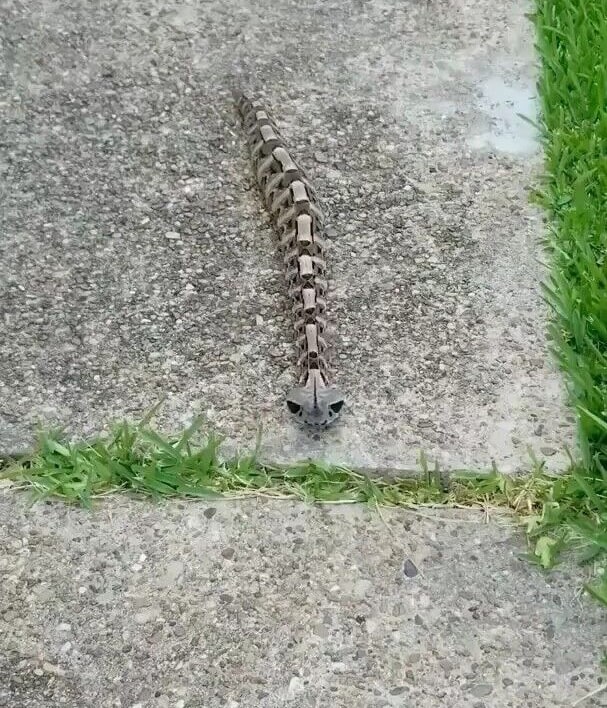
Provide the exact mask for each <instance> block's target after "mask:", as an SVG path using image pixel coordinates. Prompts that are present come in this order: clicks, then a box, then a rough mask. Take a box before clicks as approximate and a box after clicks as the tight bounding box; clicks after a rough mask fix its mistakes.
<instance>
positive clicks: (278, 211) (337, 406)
mask: <svg viewBox="0 0 607 708" xmlns="http://www.w3.org/2000/svg"><path fill="white" fill-rule="evenodd" d="M234 98H235V102H236V106H237V108H238V111H239V113H240V116H241V118H242V123H243V127H244V131H245V133H246V137H247V142H248V144H249V149H250V153H251V159H252V162H253V168H254V172H255V177H256V180H257V183H258V185H259V188H260V191H261V194H262V197H263V200H264V203H265V206H266V208H267V209H268V211H269V213H270V215H271V217H272V221H273V223H274V227H275V229H276V231H277V233H278V238H279V243H280V248H281V253H282V257H283V262H284V268H285V275H286V281H287V289H288V293H289V298H290V300H291V303H292V307H291V310H292V313H293V316H294V320H295V321H294V330H295V341H296V343H297V351H298V357H297V365H298V369H299V374H300V377H299V379H300V380H299V386H298V387H296V388H293V389H292V390H291V391H289V392H288V393H287V397H286V403H287V407H288V410H289V412H290V413H291V414H292V415H293V416H294V417H295V418H297V419H298V420H300V421H301V422H303V423H306V424H308V425H310V426H312V427H315V428H324V427H326V426H328V425H330V424H331V423H333V422H334V421H335V420H336V419H337V417H338V416H339V413H340V411H341V409H342V407H343V405H344V398H343V396H342V394H341V393H340V392H339V391H338V390H337V389H336V388H335V387H333V386H331V385H330V382H329V366H328V362H327V342H326V317H325V313H326V308H327V300H326V295H327V279H326V270H327V268H326V262H325V240H324V228H323V227H324V218H323V213H322V209H321V207H320V204H319V202H318V199H317V197H316V193H315V191H314V189H313V188H312V185H311V184H310V181H309V180H308V178H307V177H306V175H305V173H304V171H303V170H302V169H301V167H300V166H299V165H298V164H297V163H296V162H295V161H294V160H293V158H292V157H291V155H290V153H289V151H288V149H287V146H286V145H285V142H284V140H283V139H282V137H281V135H280V133H279V131H278V129H277V127H276V123H275V122H274V120H273V118H272V117H271V115H270V114H269V113H268V111H267V110H266V109H265V108H264V107H263V106H262V105H260V104H258V103H257V102H255V101H252V100H251V99H249V98H247V96H245V95H244V94H243V93H241V92H237V93H235V96H234Z"/></svg>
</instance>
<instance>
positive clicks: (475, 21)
mask: <svg viewBox="0 0 607 708" xmlns="http://www.w3.org/2000/svg"><path fill="white" fill-rule="evenodd" d="M526 9H528V8H527V7H526V5H525V3H519V2H515V1H514V0H508V1H507V2H505V3H498V4H497V5H496V3H494V2H490V1H489V0H466V1H465V2H464V1H463V0H458V1H455V0H451V1H447V0H429V1H428V2H424V1H420V0H406V1H403V0H398V1H396V0H388V1H381V2H380V1H377V2H365V3H362V2H353V3H335V2H332V3H330V2H326V0H305V2H300V1H297V2H296V1H295V0H285V1H284V2H267V1H265V0H264V1H263V2H261V3H260V2H251V1H250V0H249V1H244V2H243V1H240V0H239V1H238V2H236V1H235V0H227V1H226V0H221V2H220V1H219V0H214V1H210V2H205V3H204V4H188V3H184V4H181V3H176V2H174V0H169V1H168V2H159V1H158V0H132V1H130V2H128V3H103V2H102V3H99V2H93V0H75V1H74V2H70V3H67V4H66V3H60V2H57V1H53V0H44V1H41V2H35V3H28V4H22V3H18V2H13V1H11V0H7V1H6V2H4V3H3V4H2V19H3V21H2V22H1V23H0V25H1V29H0V32H1V33H2V41H3V45H2V46H3V55H2V57H3V64H4V67H5V68H6V71H2V72H0V81H1V82H2V83H1V84H0V100H1V102H2V105H1V111H0V120H1V121H2V123H1V126H0V127H1V131H2V144H1V152H0V181H1V183H2V190H3V194H2V198H3V209H2V213H1V214H0V228H1V229H2V240H1V241H0V263H2V267H1V272H0V289H1V292H0V308H1V313H0V314H1V320H0V321H1V322H2V327H3V329H2V332H1V333H0V452H7V451H16V450H21V449H23V448H27V447H29V446H30V445H31V441H32V435H33V431H34V429H35V428H36V426H37V425H38V424H39V423H42V424H44V425H49V424H61V425H67V426H68V428H69V430H70V431H71V432H72V433H73V434H74V435H77V436H80V435H88V434H93V433H97V432H99V431H100V430H101V429H102V427H103V425H104V424H105V423H106V422H108V421H109V420H111V419H114V418H122V417H124V416H128V417H131V418H137V417H139V416H140V415H142V413H143V412H145V411H147V410H148V409H150V408H151V407H152V406H153V405H154V404H155V403H157V402H158V401H159V400H160V399H161V398H163V397H165V396H166V397H168V401H167V403H166V406H165V409H164V411H163V414H164V418H162V420H161V423H162V425H163V427H164V428H165V429H169V430H175V429H178V428H180V427H181V426H182V425H183V424H184V423H185V422H186V421H188V420H189V419H191V417H192V416H193V415H194V414H196V413H200V412H204V413H205V414H206V416H207V417H208V419H209V420H210V422H211V423H212V424H213V425H215V426H216V427H217V428H218V429H219V430H220V431H221V432H222V433H224V434H226V435H227V437H228V443H229V444H231V445H232V446H234V445H237V446H240V447H250V446H251V445H252V443H253V441H254V438H255V434H256V431H257V428H258V426H259V425H260V424H261V425H262V426H263V430H264V448H263V454H264V455H265V456H266V457H267V458H271V459H273V460H277V461H286V460H293V459H300V458H302V457H308V456H316V457H318V456H320V457H323V458H324V459H327V460H331V461H335V462H341V463H346V464H352V465H356V466H359V467H360V466H363V467H370V468H379V467H391V468H408V467H414V466H415V464H416V459H417V455H418V451H419V450H420V449H422V448H423V449H424V450H426V452H427V453H428V454H429V455H430V456H431V457H434V456H436V457H438V458H439V460H440V462H441V464H442V465H443V466H444V467H448V468H453V467H468V468H470V467H472V468H488V467H489V465H490V464H491V461H492V460H495V461H496V462H497V463H498V465H499V466H500V467H501V468H502V469H503V470H505V471H509V470H517V469H521V468H525V467H527V466H528V463H529V458H528V456H527V448H528V446H531V447H532V448H533V449H534V450H535V452H536V453H537V454H538V456H540V457H546V458H547V461H548V465H549V466H551V467H553V468H560V467H562V466H563V465H564V464H565V463H566V458H565V456H564V455H563V454H562V449H563V445H564V444H565V443H568V444H570V443H571V439H572V423H571V419H570V418H568V415H567V412H566V410H565V408H564V406H563V402H562V391H561V384H560V379H559V377H558V376H557V375H556V374H555V373H554V371H553V370H552V368H551V365H550V364H549V363H548V361H549V360H548V356H547V351H546V350H547V347H546V342H545V339H544V334H543V332H544V329H545V322H546V312H545V310H544V308H543V307H542V305H541V301H540V295H539V281H540V278H541V276H542V270H541V267H540V266H539V265H538V263H537V262H536V260H537V258H538V256H539V254H540V247H539V245H538V243H537V241H538V238H539V237H540V236H541V234H542V230H543V226H542V221H541V216H540V214H539V213H538V211H536V210H535V209H534V208H532V207H531V206H529V204H528V189H527V188H528V186H529V185H530V184H532V183H533V182H534V180H535V175H536V174H537V171H538V170H539V168H540V155H539V150H538V147H537V143H536V142H535V136H534V135H533V131H532V130H531V129H530V128H529V126H528V125H527V124H525V123H524V122H523V121H522V120H520V119H518V118H517V116H516V113H517V112H518V111H522V112H527V113H529V112H531V113H532V112H533V111H534V110H535V104H534V91H535V89H534V82H535V77H534V73H533V64H534V58H533V54H532V38H531V26H530V24H529V23H528V21H527V20H526V19H525V18H524V11H525V10H526ZM237 70H240V71H241V73H242V75H243V76H244V77H245V78H246V79H247V81H248V82H249V84H250V86H252V87H253V89H254V90H256V91H257V90H258V91H259V93H260V95H261V96H262V98H263V99H264V100H266V101H267V102H268V105H269V106H270V107H271V108H272V110H273V111H274V113H275V115H276V117H277V119H278V120H279V123H280V126H281V129H282V131H283V133H284V135H285V137H286V138H287V140H288V142H289V144H290V145H291V147H292V151H293V154H294V155H295V156H296V157H297V158H298V159H299V160H300V162H301V163H302V165H303V166H304V168H305V169H306V170H307V171H308V173H309V175H310V177H311V179H312V180H313V181H314V183H315V185H316V187H317V191H318V192H319V194H320V196H321V198H322V199H323V201H324V204H325V207H326V211H327V214H328V223H329V236H330V238H331V243H332V245H331V249H330V252H329V262H330V268H331V273H332V278H333V282H332V286H333V287H332V294H331V296H330V304H329V311H330V315H331V318H332V323H333V326H334V328H335V344H336V347H335V355H334V365H335V369H336V372H337V382H338V384H339V385H340V386H341V388H343V390H344V391H345V393H346V396H347V401H348V408H347V409H346V410H345V412H344V417H343V422H342V423H341V424H340V425H339V426H338V427H336V428H335V429H333V430H331V431H329V432H327V433H326V434H324V435H323V438H322V439H321V440H315V439H313V438H312V437H310V435H309V434H307V433H305V432H302V431H300V430H299V429H297V428H294V427H293V426H292V424H291V422H290V421H289V418H288V414H287V412H286V409H285V406H284V402H283V397H284V392H285V390H286V389H287V388H288V387H289V386H290V385H291V384H292V383H293V377H294V366H293V364H294V347H293V346H292V344H291V326H292V325H291V321H290V316H289V313H288V306H287V305H288V303H287V298H286V295H285V292H284V284H283V277H282V273H281V265H280V262H279V259H278V257H277V255H276V243H275V240H274V238H273V235H272V232H271V229H270V228H269V224H268V219H267V216H266V214H265V212H264V211H263V209H262V208H261V203H260V199H259V196H258V194H257V191H256V190H255V188H254V184H253V180H252V176H251V169H250V164H249V160H248V156H247V151H246V146H245V142H244V139H243V135H242V132H241V130H240V127H239V124H238V121H237V119H236V116H235V113H234V111H233V107H232V105H231V99H230V95H229V80H230V77H231V76H232V75H233V74H234V73H235V72H236V71H237ZM530 130H531V132H530Z"/></svg>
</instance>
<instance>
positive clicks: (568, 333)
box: [533, 0, 607, 604]
mask: <svg viewBox="0 0 607 708" xmlns="http://www.w3.org/2000/svg"><path fill="white" fill-rule="evenodd" d="M533 21H534V23H535V28H536V38H537V50H538V53H539V58H540V77H539V82H538V91H539V96H540V101H541V119H540V129H541V132H542V137H543V144H544V150H545V167H546V169H545V176H544V179H543V185H542V189H541V190H539V191H538V194H537V197H538V200H539V202H540V203H541V204H542V206H543V207H544V208H545V209H546V211H547V214H548V216H549V230H548V235H547V238H546V249H547V252H548V254H549V257H550V275H549V278H548V280H547V282H546V284H545V287H544V291H545V297H546V300H547V302H548V303H549V305H550V307H551V310H552V315H553V316H552V322H551V326H550V337H551V341H552V345H553V346H552V348H553V352H554V355H555V357H556V360H557V362H558V364H559V366H560V368H561V370H562V371H563V373H564V375H565V380H566V382H567V387H568V392H569V397H570V401H571V404H572V406H573V407H574V408H575V410H576V413H577V419H578V437H579V442H580V447H581V451H582V460H581V464H580V465H579V466H578V467H577V468H575V469H573V470H572V473H571V474H570V475H568V477H567V478H566V479H564V480H563V482H559V483H557V482H555V485H558V486H562V485H565V486H566V487H567V489H566V491H565V493H564V495H562V498H561V501H560V503H558V504H555V505H554V506H546V507H545V508H544V511H543V514H542V517H541V519H540V520H539V521H538V529H539V531H540V532H541V533H542V535H543V536H544V537H545V538H546V539H547V540H546V543H547V544H551V546H552V548H553V550H554V552H555V553H557V552H558V550H559V549H560V548H562V547H563V546H566V545H571V544H577V545H581V546H582V547H583V549H584V558H589V559H600V558H601V557H602V558H603V559H604V558H605V552H606V551H607V64H606V63H605V56H607V0H536V12H535V14H534V15H533ZM555 496H557V497H558V496H561V492H559V491H558V490H557V488H556V487H555ZM590 590H591V592H592V593H593V594H594V595H595V597H597V599H599V600H601V601H602V602H605V603H606V604H607V573H606V572H605V570H603V571H602V573H601V574H600V577H599V579H598V580H597V583H596V584H594V585H593V586H592V587H591V589H590Z"/></svg>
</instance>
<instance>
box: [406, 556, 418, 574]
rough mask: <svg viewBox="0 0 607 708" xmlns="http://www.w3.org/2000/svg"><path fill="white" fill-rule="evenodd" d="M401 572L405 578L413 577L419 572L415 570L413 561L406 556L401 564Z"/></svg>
mask: <svg viewBox="0 0 607 708" xmlns="http://www.w3.org/2000/svg"><path fill="white" fill-rule="evenodd" d="M403 573H404V574H405V577H407V578H414V577H415V576H416V575H417V574H418V573H419V571H418V570H417V566H416V565H415V563H413V561H411V560H409V559H408V558H407V560H406V561H405V563H404V565H403Z"/></svg>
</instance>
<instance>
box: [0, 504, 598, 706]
mask: <svg viewBox="0 0 607 708" xmlns="http://www.w3.org/2000/svg"><path fill="white" fill-rule="evenodd" d="M523 550H524V546H523V543H522V539H521V538H520V537H518V536H517V535H514V536H513V534H512V531H511V530H510V529H509V528H508V527H507V526H506V525H505V523H503V522H502V523H491V524H485V523H483V515H482V513H481V512H477V513H460V512H457V513H449V512H446V511H441V512H440V513H432V512H430V511H424V512H423V513H420V514H413V513H409V512H405V511H393V512H384V520H383V521H382V519H381V518H380V517H379V516H378V515H377V513H374V512H369V511H366V510H364V509H362V508H360V507H343V506H342V507H337V508H319V507H309V506H304V505H301V504H294V503H293V504H291V503H285V502H275V501H274V502H271V501H268V500H261V499H258V500H255V501H248V502H246V501H245V502H229V503H217V504H213V505H212V506H208V505H205V504H199V503H172V504H167V505H150V504H147V503H137V502H134V501H129V500H127V499H124V498H122V499H118V498H115V499H111V500H108V501H104V502H103V503H102V504H101V505H100V506H98V507H97V508H96V509H95V510H94V511H93V512H92V513H89V512H87V511H83V510H80V509H73V508H67V507H65V506H64V505H62V504H49V505H40V506H36V507H34V508H32V509H27V508H26V506H25V504H24V500H23V498H22V497H18V496H17V495H15V494H14V493H13V494H11V493H7V492H5V494H4V496H0V572H1V573H2V592H1V593H0V706H6V707H7V708H8V707H9V706H10V708H13V707H14V706H19V708H58V707H59V706H65V707H66V708H89V707H90V708H136V707H137V708H202V707H203V706H204V708H216V707H217V708H218V707H219V706H222V707H224V708H226V707H230V708H249V707H252V706H256V707H259V708H277V707H278V706H297V707H298V708H300V707H301V708H303V707H304V706H317V707H318V708H325V707H326V706H331V707H332V708H389V707H391V706H394V707H396V706H398V707H400V708H402V707H403V706H419V708H435V707H436V706H453V708H527V707H528V706H534V708H557V707H558V706H568V707H569V706H572V705H578V704H576V703H575V702H576V701H580V700H581V699H582V698H583V697H584V696H586V695H587V694H588V693H590V692H592V691H596V690H597V689H600V688H601V685H603V687H604V685H605V684H604V683H603V684H601V678H600V673H601V670H600V667H599V661H600V657H601V651H602V650H604V641H605V636H606V630H607V626H606V619H605V613H604V610H603V609H602V608H601V607H599V606H598V604H594V603H592V602H590V601H589V600H588V599H587V598H585V597H583V596H580V594H579V593H578V587H579V584H580V582H581V580H582V579H581V578H580V577H579V574H576V573H575V572H573V571H572V569H571V568H568V567H567V566H565V567H564V568H561V569H560V570H559V571H558V572H555V573H551V574H549V575H546V574H544V573H542V572H541V571H539V570H538V569H535V568H533V567H530V566H529V565H528V564H527V563H526V562H525V561H523V560H520V558H519V554H520V553H521V552H522V551H523ZM579 705H584V706H595V707H597V706H607V693H605V691H603V692H602V693H596V694H595V696H594V698H592V699H588V700H587V701H584V702H582V703H580V704H579Z"/></svg>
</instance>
